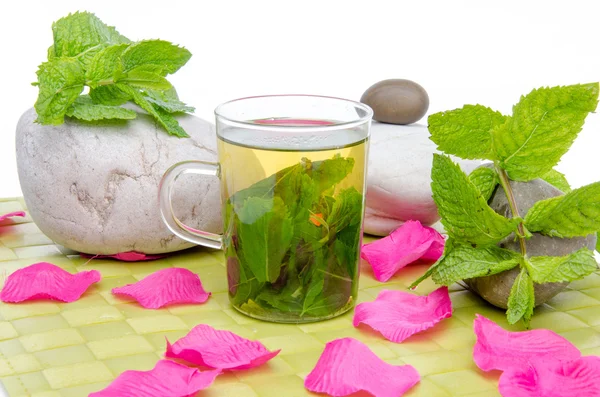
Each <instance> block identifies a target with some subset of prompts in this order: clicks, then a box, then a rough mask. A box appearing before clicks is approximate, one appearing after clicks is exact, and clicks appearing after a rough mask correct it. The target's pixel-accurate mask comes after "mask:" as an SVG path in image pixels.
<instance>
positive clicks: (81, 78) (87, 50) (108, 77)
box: [33, 12, 194, 137]
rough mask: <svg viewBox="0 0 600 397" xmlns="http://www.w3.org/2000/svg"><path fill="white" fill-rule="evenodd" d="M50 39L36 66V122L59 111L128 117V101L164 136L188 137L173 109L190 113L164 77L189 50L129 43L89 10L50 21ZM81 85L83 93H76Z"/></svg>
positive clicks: (90, 117)
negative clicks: (49, 43) (162, 130)
mask: <svg viewBox="0 0 600 397" xmlns="http://www.w3.org/2000/svg"><path fill="white" fill-rule="evenodd" d="M52 32H53V34H54V44H53V45H52V46H51V47H50V48H49V49H48V60H47V61H46V62H44V63H42V64H41V65H40V66H39V68H38V71H37V77H38V81H37V82H36V83H33V85H37V86H38V87H39V94H38V98H37V101H36V103H35V110H36V112H37V115H38V118H37V122H39V123H41V124H50V125H58V124H62V123H63V122H64V119H65V116H67V117H72V118H76V119H79V120H84V121H96V120H103V119H121V120H129V119H134V118H135V117H136V113H135V112H134V111H133V110H131V109H127V108H124V107H121V105H123V104H124V103H126V102H128V101H132V102H134V103H136V104H137V105H138V106H139V107H141V108H142V109H144V110H145V111H146V112H148V114H150V115H151V116H152V117H154V118H155V119H156V121H157V122H158V124H160V125H161V126H162V127H163V128H164V129H165V130H166V131H167V132H168V133H169V134H170V135H174V136H178V137H188V134H187V133H186V132H185V131H184V130H183V128H182V127H181V126H180V125H179V123H178V122H177V120H176V119H175V117H173V114H174V113H179V112H193V111H194V108H193V107H190V106H187V105H186V104H185V103H183V102H181V101H179V99H178V97H177V93H176V91H175V89H174V88H173V86H172V85H171V83H170V82H169V81H168V80H167V79H166V76H167V75H169V74H172V73H175V72H176V71H177V70H179V69H180V68H181V67H182V66H183V65H185V64H186V62H187V61H188V60H189V59H190V57H191V56H192V54H191V53H190V52H189V51H188V50H187V49H185V48H182V47H179V46H177V45H174V44H171V43H169V42H167V41H163V40H143V41H138V42H132V41H131V40H129V39H128V38H127V37H125V36H123V35H121V34H120V33H119V32H117V31H116V30H115V28H114V27H112V26H107V25H106V24H104V23H103V22H102V21H101V20H100V19H99V18H98V17H96V16H95V15H94V14H92V13H89V12H76V13H74V14H69V15H68V16H66V17H64V18H61V19H59V20H58V21H56V22H54V23H53V24H52ZM85 87H88V88H89V93H88V94H85V95H82V93H83V92H84V89H85Z"/></svg>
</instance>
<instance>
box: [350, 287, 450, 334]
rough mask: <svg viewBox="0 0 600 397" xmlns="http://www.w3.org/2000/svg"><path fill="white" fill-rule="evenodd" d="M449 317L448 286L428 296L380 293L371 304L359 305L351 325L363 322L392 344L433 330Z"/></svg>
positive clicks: (401, 292)
mask: <svg viewBox="0 0 600 397" xmlns="http://www.w3.org/2000/svg"><path fill="white" fill-rule="evenodd" d="M450 316H452V302H451V301H450V295H449V294H448V288H447V287H441V288H438V289H437V290H435V291H433V292H432V293H431V294H429V295H428V296H419V295H414V294H410V293H408V292H403V291H390V290H383V291H381V292H380V293H379V295H378V296H377V299H375V301H374V302H366V303H361V304H360V305H358V306H356V309H355V311H354V320H353V322H352V323H353V324H354V326H355V327H357V326H358V325H359V324H360V323H365V324H367V325H369V326H370V327H371V328H373V329H375V330H377V331H379V332H381V334H382V335H383V336H384V337H385V338H386V339H388V340H391V341H392V342H396V343H400V342H402V341H403V340H404V339H406V338H408V337H409V336H411V335H413V334H416V333H417V332H421V331H423V330H426V329H428V328H431V327H433V326H434V325H435V324H437V323H438V322H440V321H441V320H443V319H445V318H448V317H450Z"/></svg>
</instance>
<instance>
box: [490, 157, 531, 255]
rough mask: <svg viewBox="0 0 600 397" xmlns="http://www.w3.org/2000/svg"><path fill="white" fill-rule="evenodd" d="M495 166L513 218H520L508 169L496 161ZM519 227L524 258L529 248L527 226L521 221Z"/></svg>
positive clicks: (518, 236)
mask: <svg viewBox="0 0 600 397" xmlns="http://www.w3.org/2000/svg"><path fill="white" fill-rule="evenodd" d="M494 166H495V168H496V172H497V173H498V176H499V177H500V184H501V185H502V188H503V189H504V193H505V194H506V198H507V199H508V205H509V206H510V210H511V211H512V214H513V218H519V217H520V216H521V215H519V208H518V207H517V201H516V200H515V194H514V193H513V190H512V187H511V186H510V180H509V179H508V174H507V173H506V171H504V169H502V168H500V166H499V165H498V164H497V163H494ZM517 229H518V230H519V233H518V235H517V238H518V239H519V245H520V246H521V255H523V258H526V257H527V249H526V248H525V238H524V237H523V236H525V226H523V222H520V223H519V225H518V226H517Z"/></svg>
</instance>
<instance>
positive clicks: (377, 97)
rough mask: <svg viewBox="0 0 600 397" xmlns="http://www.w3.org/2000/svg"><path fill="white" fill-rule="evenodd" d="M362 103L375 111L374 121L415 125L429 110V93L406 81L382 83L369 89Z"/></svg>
mask: <svg viewBox="0 0 600 397" xmlns="http://www.w3.org/2000/svg"><path fill="white" fill-rule="evenodd" d="M360 101H361V102H362V103H364V104H366V105H369V106H370V107H371V108H372V109H373V112H374V115H373V119H375V120H377V121H381V122H383V123H390V124H411V123H414V122H416V121H419V120H420V119H421V118H422V117H423V116H424V115H425V113H427V109H429V95H427V91H425V89H424V88H423V87H421V86H420V85H419V84H417V83H415V82H414V81H410V80H404V79H390V80H383V81H380V82H379V83H376V84H374V85H372V86H371V87H369V89H367V90H366V91H365V93H364V94H363V95H362V97H361V98H360Z"/></svg>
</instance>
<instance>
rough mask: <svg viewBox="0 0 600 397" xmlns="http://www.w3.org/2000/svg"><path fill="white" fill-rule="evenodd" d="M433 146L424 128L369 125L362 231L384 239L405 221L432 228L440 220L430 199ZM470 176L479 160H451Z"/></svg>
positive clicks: (380, 124) (376, 123) (415, 125)
mask: <svg viewBox="0 0 600 397" xmlns="http://www.w3.org/2000/svg"><path fill="white" fill-rule="evenodd" d="M434 153H438V152H437V150H436V144H435V143H433V142H432V141H431V140H429V131H428V130H427V127H425V126H423V125H420V124H413V125H409V126H402V125H393V124H385V123H378V122H376V121H374V122H373V124H372V126H371V143H370V149H369V166H368V175H367V199H366V213H365V228H364V230H365V232H366V233H370V234H374V235H377V236H385V235H387V234H389V233H390V232H391V231H393V230H394V229H396V228H398V227H399V226H400V225H402V224H403V223H404V221H407V220H411V219H412V220H418V221H420V222H421V223H423V224H426V225H432V224H434V223H435V222H437V221H438V220H439V219H440V217H439V215H438V212H437V207H436V206H435V203H434V202H433V198H432V197H431V165H432V161H433V154H434ZM454 161H456V162H458V164H460V166H461V168H462V169H463V171H465V172H466V173H470V172H471V171H472V170H473V169H475V168H476V167H477V166H479V165H480V164H481V162H480V161H473V160H462V159H457V158H454Z"/></svg>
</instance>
